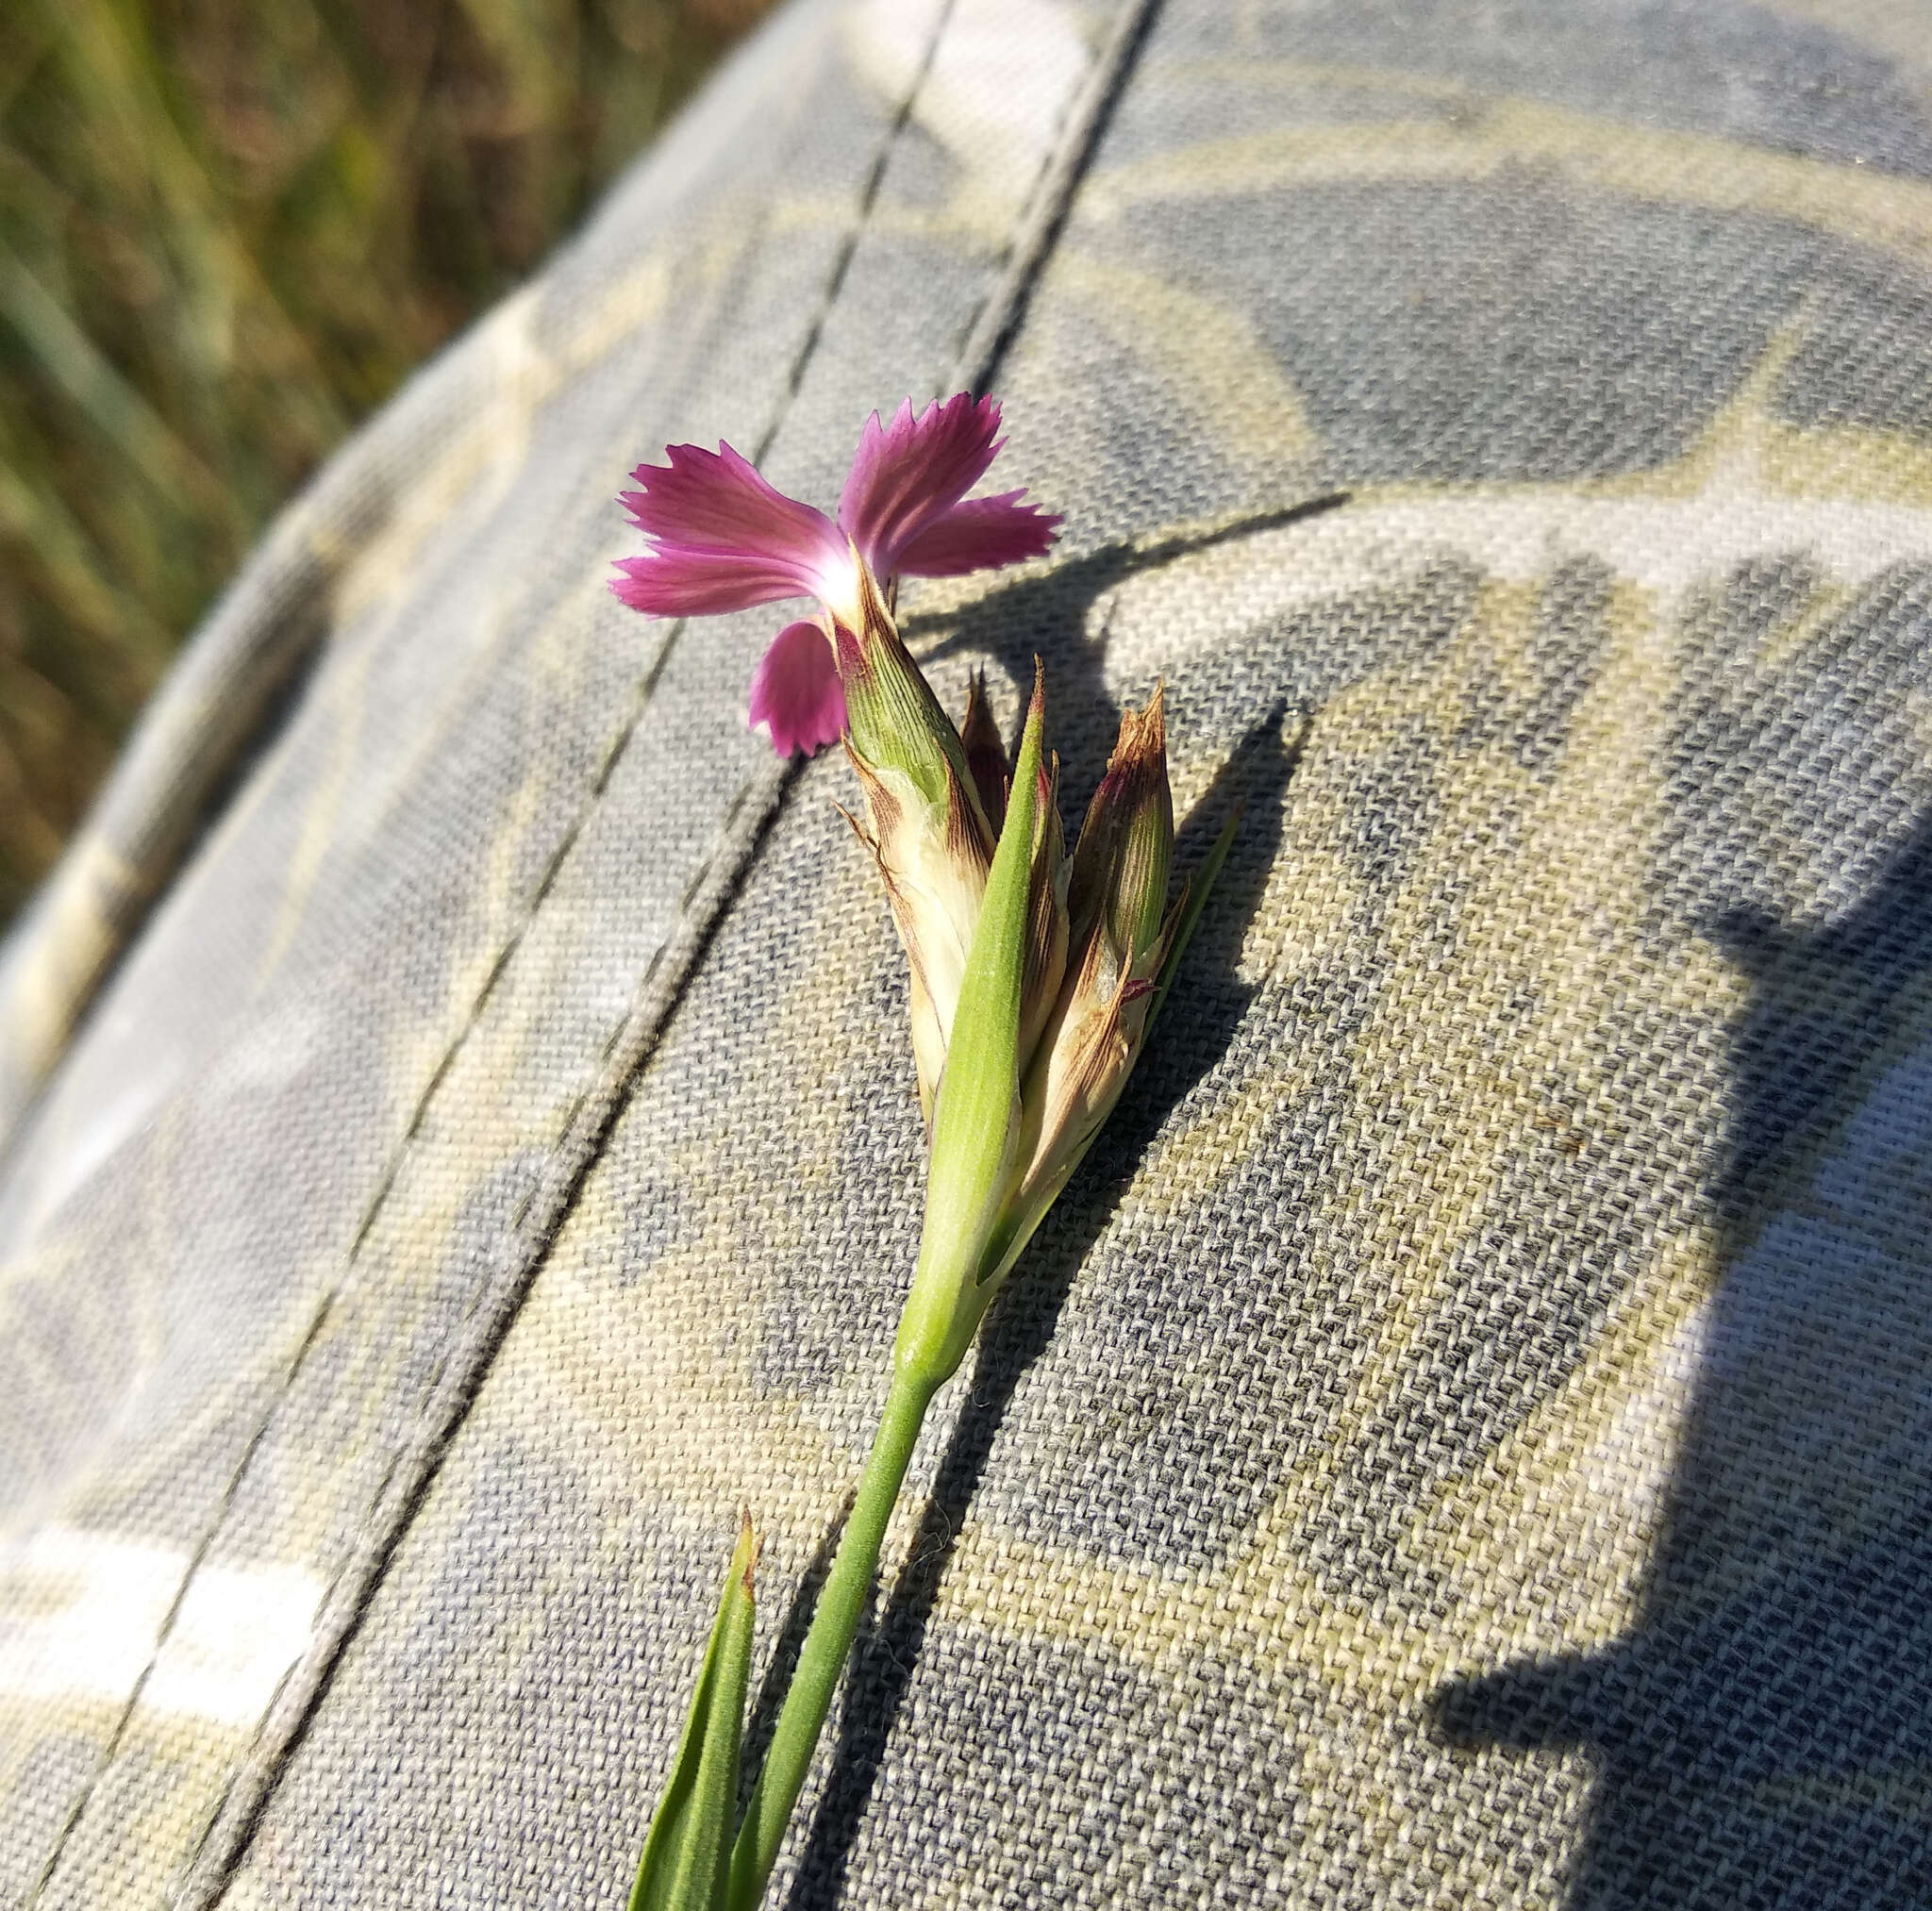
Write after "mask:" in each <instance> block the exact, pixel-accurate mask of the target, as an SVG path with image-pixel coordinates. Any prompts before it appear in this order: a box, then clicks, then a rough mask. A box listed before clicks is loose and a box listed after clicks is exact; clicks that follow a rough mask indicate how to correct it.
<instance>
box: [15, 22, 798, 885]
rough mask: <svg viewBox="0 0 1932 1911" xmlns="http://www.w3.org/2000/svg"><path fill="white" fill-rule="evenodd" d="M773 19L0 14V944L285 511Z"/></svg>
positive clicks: (534, 262)
mask: <svg viewBox="0 0 1932 1911" xmlns="http://www.w3.org/2000/svg"><path fill="white" fill-rule="evenodd" d="M771 4H772V0H144V4H143V0H7V4H5V5H0V923H4V922H5V921H6V919H7V918H8V916H9V915H10V914H11V913H12V912H13V911H14V910H15V909H16V908H17V907H18V906H19V904H20V903H21V902H22V901H23V900H24V898H25V896H26V894H27V893H28V892H29V891H30V889H32V887H33V885H34V884H35V883H36V882H37V881H38V880H39V878H40V877H41V876H42V874H43V873H44V872H45V871H46V870H47V868H48V866H49V865H50V864H51V863H52V861H53V860H54V858H55V856H57V855H58V852H59V848H60V845H61V843H62V842H63V840H64V839H65V838H66V836H67V835H68V833H69V832H70V831H71V829H72V828H73V826H74V824H75V822H76V821H77V820H78V819H79V816H80V814H81V813H82V811H83V810H84V809H85V807H86V805H87V802H88V800H89V798H90V796H91V795H92V791H93V789H94V788H95V786H96V784H97V783H98V781H99V779H100V778H101V776H102V775H103V774H104V773H105V772H106V770H107V769H108V765H109V764H110V763H111V761H112V759H113V756H114V752H115V750H116V748H117V746H118V744H119V741H120V739H121V737H122V736H123V734H124V732H125V729H126V727H127V724H128V723H129V722H130V721H131V720H132V718H133V717H134V715H135V714H136V712H137V711H138V710H139V709H140V707H141V705H142V702H143V700H144V699H145V698H146V697H147V695H148V693H149V691H150V690H152V689H153V688H154V685H155V683H156V681H157V679H158V676H159V674H160V673H161V671H162V669H163V668H164V667H165V665H166V663H167V660H168V657H169V655H170V654H171V652H172V651H173V649H174V647H175V644H176V643H177V642H178V641H179V640H181V638H182V637H183V636H185V635H186V634H187V632H188V631H189V630H190V629H192V626H193V624H194V623H195V621H196V619H197V618H198V617H199V616H200V615H201V613H202V611H203V610H204V609H205V608H206V607H208V602H209V600H210V599H211V598H212V597H213V596H214V594H215V593H216V592H217V591H218V590H220V588H221V587H222V586H223V584H224V583H225V581H226V580H227V578H228V577H229V575H230V574H231V573H232V572H233V571H234V569H235V567H236V565H237V563H238V562H239V561H240V560H241V558H242V556H243V555H244V554H245V553H246V551H247V549H248V547H249V545H250V544H251V543H252V542H253V541H254V540H255V538H256V536H257V535H258V532H259V531H260V530H261V528H262V526H263V525H264V523H266V521H267V520H268V518H269V517H270V515H271V514H272V513H273V512H274V511H275V507H276V506H277V505H279V504H280V503H281V502H282V501H283V500H284V499H285V498H286V497H287V496H288V495H289V493H290V491H291V490H292V489H293V488H294V487H295V486H296V485H297V484H298V483H299V482H300V481H301V480H302V478H303V477H304V476H306V475H307V474H308V472H309V471H310V470H311V469H312V468H313V466H314V465H315V463H316V461H317V460H318V459H319V458H320V457H322V456H323V455H324V454H325V452H326V451H327V450H328V449H329V448H330V446H332V445H333V444H335V443H336V441H337V440H339V439H341V436H342V435H343V433H344V432H346V431H347V430H348V429H349V428H350V426H351V425H353V424H355V423H356V421H357V420H358V419H359V418H360V417H362V416H363V415H364V414H365V413H367V412H368V411H369V410H370V409H371V408H372V407H375V406H376V405H378V404H380V403H381V401H382V400H383V398H384V397H385V396H387V394H388V393H389V392H390V391H392V390H393V389H394V387H395V385H396V384H397V382H398V380H400V379H401V378H402V376H403V375H404V374H406V373H407V372H408V370H409V369H410V368H411V367H412V366H414V365H415V364H417V363H418V362H419V361H420V360H421V359H422V358H423V357H425V356H426V355H427V354H428V353H430V352H431V351H433V350H434V349H435V348H436V346H438V345H439V344H441V342H442V341H444V340H445V339H447V338H448V337H449V336H450V335H451V333H453V332H454V331H456V330H457V329H458V327H460V326H461V325H462V324H464V323H465V322H466V321H467V320H468V319H469V318H470V317H471V316H472V315H473V314H475V312H476V311H477V310H479V309H480V308H481V307H484V306H486V305H488V304H489V303H490V302H491V300H492V299H494V298H495V297H497V296H498V295H499V294H500V293H502V292H503V291H505V290H506V289H507V288H508V287H509V286H511V285H513V284H515V283H516V282H517V281H518V280H519V279H520V278H522V277H523V276H524V275H525V274H526V273H528V272H529V271H530V270H531V269H532V268H533V267H534V266H535V265H536V264H537V263H538V262H539V261H540V260H541V258H542V257H543V255H544V254H545V253H546V252H547V251H548V250H549V248H550V247H551V246H552V244H553V243H554V242H555V241H557V240H558V238H559V237H560V236H561V235H562V234H563V233H565V232H566V231H567V230H568V229H569V228H570V226H571V225H572V224H574V223H575V220H576V219H577V218H578V216H579V215H580V214H581V213H582V211H583V210H584V208H585V206H586V204H587V202H588V201H589V200H590V199H591V196H592V195H594V193H595V192H596V191H597V190H598V189H599V188H600V187H601V186H602V185H603V184H604V183H605V182H606V181H607V180H608V178H609V177H610V176H611V174H613V173H615V172H616V171H617V170H618V168H620V167H621V166H622V165H623V164H624V163H625V161H626V160H627V159H629V158H632V157H633V156H634V155H635V154H636V153H637V152H638V150H639V149H640V148H641V147H642V146H643V145H644V144H645V143H646V142H647V141H648V140H649V139H650V137H651V135H652V133H653V132H654V131H655V130H656V129H657V128H658V126H659V125H661V124H662V122H663V121H664V119H665V118H666V116H667V115H668V114H669V113H670V112H671V110H672V109H673V108H675V106H676V105H677V104H678V102H679V101H680V100H681V99H682V98H683V97H684V96H685V95H686V94H687V93H688V92H689V91H691V88H692V87H693V85H694V84H695V83H696V82H697V80H698V79H699V78H700V77H701V76H702V75H703V74H704V73H705V72H706V70H707V69H708V67H709V66H710V65H711V64H712V62H713V61H714V60H715V59H716V58H717V57H718V55H719V54H720V53H721V52H722V51H723V50H724V47H725V46H726V45H727V44H728V43H729V42H731V41H732V40H734V39H735V38H737V36H738V35H739V34H740V33H741V32H742V31H743V30H744V29H745V28H746V27H748V26H749V25H752V24H753V22H754V21H755V20H756V19H757V18H758V16H759V15H761V14H763V13H764V12H765V11H766V10H768V8H769V7H770V5H771Z"/></svg>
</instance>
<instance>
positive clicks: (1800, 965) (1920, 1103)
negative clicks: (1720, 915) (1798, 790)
mask: <svg viewBox="0 0 1932 1911" xmlns="http://www.w3.org/2000/svg"><path fill="white" fill-rule="evenodd" d="M1717 934H1718V936H1719V939H1721V940H1722V942H1723V943H1724V948H1725V950H1726V953H1727V954H1728V956H1730V958H1731V959H1732V961H1733V962H1734V963H1736V965H1737V966H1738V968H1739V969H1740V971H1741V972H1743V973H1744V974H1745V975H1746V976H1747V977H1748V978H1749V980H1750V983H1751V988H1752V1000H1751V1004H1750V1006H1749V1009H1748V1011H1747V1012H1746V1014H1745V1015H1744V1016H1743V1018H1742V1019H1741V1021H1740V1024H1739V1026H1738V1028H1737V1031H1736V1035H1735V1041H1734V1049H1733V1055H1732V1069H1733V1074H1732V1080H1733V1085H1734V1086H1733V1093H1734V1096H1735V1100H1734V1103H1733V1110H1732V1120H1731V1126H1730V1131H1729V1136H1728V1140H1727V1149H1726V1155H1725V1159H1724V1164H1723V1166H1722V1169H1721V1172H1720V1175H1719V1179H1718V1187H1717V1197H1718V1203H1719V1211H1720V1215H1721V1220H1722V1227H1723V1234H1724V1239H1723V1249H1722V1255H1721V1260H1720V1266H1721V1267H1722V1270H1723V1272H1722V1276H1721V1279H1720V1283H1719V1286H1718V1288H1717V1289H1716V1290H1715V1292H1714V1293H1713V1295H1712V1296H1711V1298H1710V1300H1709V1302H1708V1303H1707V1309H1706V1317H1705V1325H1704V1331H1703V1334H1702V1337H1701V1342H1700V1347H1699V1358H1700V1365H1699V1368H1698V1371H1697V1376H1696V1381H1695V1394H1694V1399H1693V1403H1692V1405H1691V1411H1690V1414H1689V1416H1688V1419H1687V1421H1686V1424H1685V1427H1684V1429H1683V1433H1682V1438H1681V1445H1680V1448H1679V1452H1678V1456H1677V1461H1676V1466H1675V1470H1674V1475H1673V1479H1672V1483H1671V1489H1670V1496H1669V1500H1668V1502H1667V1504H1666V1510H1665V1515H1664V1520H1663V1527H1662V1533H1661V1537H1660V1538H1659V1541H1658V1543H1657V1551H1656V1555H1655V1558H1654V1561H1653V1564H1652V1567H1651V1570H1650V1575H1649V1579H1648V1583H1647V1585H1646V1587H1645V1590H1644V1595H1643V1600H1642V1604H1641V1616H1640V1618H1639V1620H1638V1621H1637V1623H1636V1625H1635V1627H1634V1629H1633V1630H1632V1632H1631V1634H1630V1636H1629V1637H1627V1638H1625V1639H1624V1640H1622V1641H1620V1642H1619V1643H1618V1644H1617V1645H1615V1646H1614V1647H1612V1648H1610V1649H1609V1650H1607V1651H1604V1652H1597V1653H1577V1654H1573V1655H1569V1656H1565V1657H1559V1658H1554V1659H1543V1660H1539V1661H1534V1662H1527V1663H1524V1664H1520V1665H1516V1666H1510V1667H1506V1668H1505V1669H1503V1670H1500V1671H1497V1672H1494V1673H1491V1674H1489V1675H1487V1676H1483V1677H1478V1678H1473V1679H1466V1680H1462V1681H1458V1682H1457V1683H1455V1684H1453V1685H1451V1686H1449V1687H1445V1688H1444V1689H1443V1690H1442V1691H1441V1693H1439V1694H1438V1696H1437V1702H1436V1720H1437V1724H1438V1727H1439V1729H1440V1730H1441V1732H1442V1733H1443V1734H1444V1735H1445V1736H1446V1737H1447V1738H1448V1739H1449V1740H1450V1741H1451V1742H1452V1743H1454V1744H1457V1745H1459V1746H1463V1747H1465V1748H1470V1749H1475V1748H1490V1747H1507V1748H1515V1749H1519V1750H1524V1751H1530V1750H1535V1751H1550V1750H1556V1749H1562V1748H1571V1747H1581V1748H1583V1749H1584V1750H1585V1751H1587V1752H1588V1753H1589V1754H1590V1756H1591V1760H1592V1761H1593V1763H1594V1765H1595V1767H1596V1777H1595V1783H1594V1786H1593V1791H1592V1797H1591V1812H1590V1820H1589V1824H1588V1827H1587V1832H1586V1836H1585V1837H1584V1839H1583V1843H1582V1848H1581V1853H1580V1856H1579V1858H1578V1861H1577V1864H1576V1868H1575V1870H1574V1875H1573V1877H1572V1879H1571V1883H1570V1894H1569V1903H1570V1906H1571V1911H1628V1907H1638V1906H1656V1907H1659V1911H1661V1907H1665V1906H1669V1907H1672V1911H1679V1907H1684V1906H1691V1905H1710V1906H1719V1905H1722V1906H1725V1907H1735V1906H1751V1907H1754V1911H1755V1907H1772V1906H1776V1907H1780V1911H1816V1907H1819V1906H1824V1905H1845V1906H1857V1907H1858V1911H1886V1907H1892V1906H1896V1907H1899V1911H1905V1907H1907V1906H1917V1907H1924V1905H1925V1904H1926V1903H1928V1902H1932V1814H1928V1794H1927V1779H1926V1774H1927V1772H1928V1771H1932V1609H1928V1607H1927V1606H1926V1604H1925V1602H1924V1587H1926V1586H1927V1585H1932V1471H1928V1469H1927V1467H1926V1464H1925V1463H1926V1459H1927V1456H1928V1454H1932V1326H1928V1321H1932V1305H1928V1303H1932V1295H1927V1294H1926V1292H1925V1291H1924V1286H1923V1283H1922V1282H1921V1281H1920V1280H1918V1279H1916V1278H1915V1270H1916V1268H1917V1267H1918V1266H1920V1265H1922V1262H1923V1255H1924V1243H1925V1241H1926V1239H1927V1238H1928V1234H1932V1061H1928V1060H1927V1059H1926V1057H1925V1056H1924V1054H1923V1053H1922V1054H1920V1055H1917V1056H1915V1055H1913V1053H1912V1051H1913V1048H1914V1045H1915V1043H1914V1038H1915V1036H1916V1035H1917V1033H1918V1031H1919V1029H1920V1028H1921V1027H1922V1025H1923V1022H1924V1014H1925V1010H1924V984H1925V981H1926V978H1927V977H1928V976H1932V818H1927V819H1924V820H1922V822H1921V823H1920V824H1919V826H1918V829H1917V831H1916V833H1915V835H1914V836H1913V837H1912V838H1911V839H1910V840H1909V842H1908V843H1907V847H1906V848H1905V849H1904V850H1903V852H1902V853H1901V854H1900V855H1898V856H1896V857H1895V858H1894V859H1893V861H1892V862H1891V864H1890V867H1889V868H1888V869H1887V870H1886V871H1885V872H1884V874H1883V876H1882V878H1881V879H1880V880H1879V881H1877V882H1876V883H1875V884H1874V886H1873V887H1872V889H1870V891H1869V893H1868V894H1867V896H1866V898H1865V900H1864V901H1863V902H1862V903H1861V904H1860V905H1859V906H1857V907H1856V908H1855V909H1853V910H1852V911H1850V912H1849V913H1848V914H1846V915H1845V916H1844V917H1842V918H1841V919H1840V921H1838V922H1834V923H1832V924H1830V925H1829V926H1827V927H1825V928H1824V929H1822V930H1820V931H1818V932H1816V933H1813V934H1808V935H1799V934H1792V933H1790V932H1789V931H1788V930H1786V929H1784V928H1782V927H1780V926H1779V925H1778V924H1776V923H1774V922H1772V921H1770V920H1769V919H1767V918H1765V917H1762V916H1759V915H1747V914H1733V915H1731V916H1730V917H1728V918H1726V919H1725V920H1724V922H1722V923H1721V924H1720V925H1718V929H1717Z"/></svg>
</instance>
